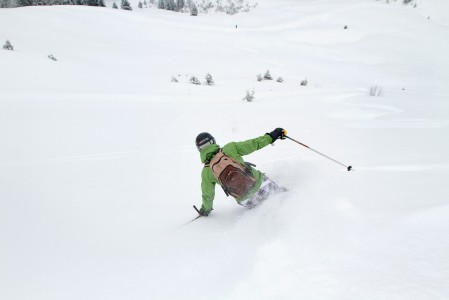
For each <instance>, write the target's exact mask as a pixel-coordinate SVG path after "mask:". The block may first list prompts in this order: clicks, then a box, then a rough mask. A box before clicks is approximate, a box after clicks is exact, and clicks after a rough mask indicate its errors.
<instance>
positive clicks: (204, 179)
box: [201, 167, 217, 211]
mask: <svg viewBox="0 0 449 300" xmlns="http://www.w3.org/2000/svg"><path fill="white" fill-rule="evenodd" d="M216 183H217V180H216V179H215V177H214V176H213V174H212V171H211V170H210V168H209V167H204V168H203V171H202V172H201V191H202V197H203V205H202V208H203V209H204V210H205V211H211V210H212V208H213V206H214V198H215V184H216Z"/></svg>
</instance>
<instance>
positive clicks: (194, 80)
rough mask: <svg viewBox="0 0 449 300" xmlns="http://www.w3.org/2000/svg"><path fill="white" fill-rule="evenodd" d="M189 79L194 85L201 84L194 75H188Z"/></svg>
mask: <svg viewBox="0 0 449 300" xmlns="http://www.w3.org/2000/svg"><path fill="white" fill-rule="evenodd" d="M189 81H190V83H191V84H196V85H200V84H201V82H200V81H199V79H198V78H197V77H195V76H192V77H190V80H189Z"/></svg>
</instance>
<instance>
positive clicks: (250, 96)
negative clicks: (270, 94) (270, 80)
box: [242, 89, 255, 102]
mask: <svg viewBox="0 0 449 300" xmlns="http://www.w3.org/2000/svg"><path fill="white" fill-rule="evenodd" d="M254 94H255V92H254V89H253V90H252V91H251V92H250V91H249V90H247V91H246V95H245V97H243V98H242V100H243V101H248V102H253V101H254V99H255V97H254Z"/></svg>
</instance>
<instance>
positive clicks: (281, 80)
mask: <svg viewBox="0 0 449 300" xmlns="http://www.w3.org/2000/svg"><path fill="white" fill-rule="evenodd" d="M276 81H277V82H280V83H282V82H284V79H283V78H282V77H279V78H278V79H277V80H276Z"/></svg>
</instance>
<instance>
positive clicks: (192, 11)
mask: <svg viewBox="0 0 449 300" xmlns="http://www.w3.org/2000/svg"><path fill="white" fill-rule="evenodd" d="M190 15H191V16H198V7H196V4H195V3H192V6H190Z"/></svg>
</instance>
